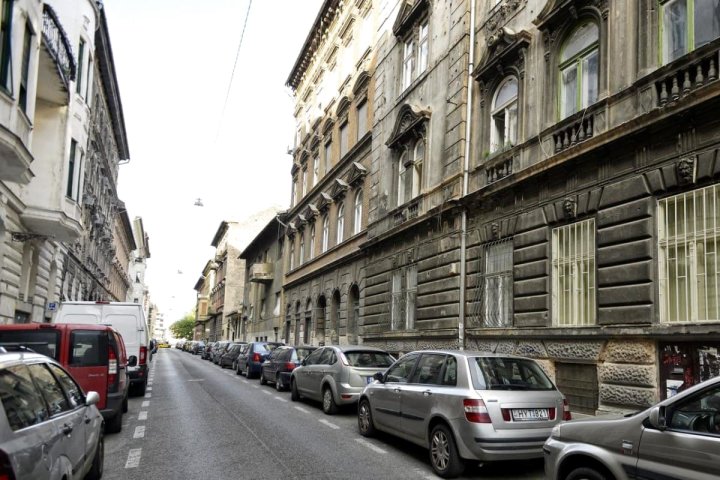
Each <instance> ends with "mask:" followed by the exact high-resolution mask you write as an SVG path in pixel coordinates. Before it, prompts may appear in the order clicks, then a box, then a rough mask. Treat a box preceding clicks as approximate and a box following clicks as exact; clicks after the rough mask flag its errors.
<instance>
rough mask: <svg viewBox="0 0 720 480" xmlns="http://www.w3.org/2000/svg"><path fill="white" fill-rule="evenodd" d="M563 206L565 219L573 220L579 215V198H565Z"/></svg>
mask: <svg viewBox="0 0 720 480" xmlns="http://www.w3.org/2000/svg"><path fill="white" fill-rule="evenodd" d="M562 206H563V213H564V215H565V219H567V220H571V219H573V218H575V217H576V216H577V200H575V199H574V198H570V197H568V198H566V199H564V200H563V203H562Z"/></svg>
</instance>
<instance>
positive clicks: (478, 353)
mask: <svg viewBox="0 0 720 480" xmlns="http://www.w3.org/2000/svg"><path fill="white" fill-rule="evenodd" d="M411 353H441V354H443V355H456V356H461V357H493V358H524V359H528V360H532V358H528V357H523V356H522V355H514V354H512V353H499V352H487V351H481V350H449V349H447V350H444V349H439V350H413V351H411V352H407V353H406V354H405V355H409V354H411Z"/></svg>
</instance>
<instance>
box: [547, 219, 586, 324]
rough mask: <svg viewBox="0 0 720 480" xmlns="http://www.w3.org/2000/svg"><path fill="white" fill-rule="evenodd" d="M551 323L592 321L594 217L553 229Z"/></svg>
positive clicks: (583, 322)
mask: <svg viewBox="0 0 720 480" xmlns="http://www.w3.org/2000/svg"><path fill="white" fill-rule="evenodd" d="M552 306H553V323H554V324H555V325H559V326H571V325H574V326H583V325H594V324H595V220H593V219H589V220H584V221H582V222H577V223H573V224H571V225H566V226H563V227H559V228H555V229H553V231H552Z"/></svg>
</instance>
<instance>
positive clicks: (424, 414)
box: [400, 353, 457, 441]
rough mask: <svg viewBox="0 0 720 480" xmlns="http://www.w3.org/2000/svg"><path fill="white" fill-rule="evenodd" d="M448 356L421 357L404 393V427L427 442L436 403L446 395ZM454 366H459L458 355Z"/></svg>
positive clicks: (403, 428) (410, 433)
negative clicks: (457, 362) (431, 415)
mask: <svg viewBox="0 0 720 480" xmlns="http://www.w3.org/2000/svg"><path fill="white" fill-rule="evenodd" d="M446 358H447V355H445V354H441V353H425V354H422V355H421V356H420V359H419V361H418V362H417V366H416V367H415V370H414V372H413V374H412V376H411V377H410V379H409V380H408V382H407V384H406V385H404V386H403V388H402V391H401V393H400V397H401V400H400V405H401V411H400V417H401V419H400V428H401V429H402V430H403V431H405V432H406V434H407V435H408V436H410V437H412V438H414V439H415V440H417V441H424V440H425V434H426V432H427V418H428V416H429V415H430V412H431V411H432V408H433V404H434V402H436V401H437V400H438V399H439V398H440V397H441V396H442V395H443V391H442V390H443V387H442V384H443V373H444V370H443V368H444V366H445V362H446ZM449 358H451V359H452V362H451V364H452V366H454V367H455V368H457V364H456V363H455V357H452V356H451V357H449Z"/></svg>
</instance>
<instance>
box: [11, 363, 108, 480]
mask: <svg viewBox="0 0 720 480" xmlns="http://www.w3.org/2000/svg"><path fill="white" fill-rule="evenodd" d="M2 350H4V349H2ZM2 350H0V351H2ZM99 399H100V397H99V395H98V394H97V393H96V392H88V394H87V395H86V394H84V393H83V391H82V389H81V388H80V386H79V385H78V384H77V383H76V382H75V381H74V380H73V379H72V377H71V376H70V375H69V374H68V373H67V372H66V371H65V370H63V368H62V367H61V366H60V365H59V364H58V363H57V362H55V361H54V360H52V359H51V358H49V357H46V356H44V355H39V354H36V353H0V400H2V413H0V466H1V467H0V472H1V473H2V474H3V475H0V477H2V478H33V479H51V480H56V479H57V480H60V479H80V478H88V479H99V478H100V477H102V473H103V460H104V455H105V450H104V442H103V435H102V429H103V418H102V415H100V412H99V411H98V409H97V408H96V407H95V404H96V403H97V402H98V400H99ZM8 469H10V470H11V471H8Z"/></svg>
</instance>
